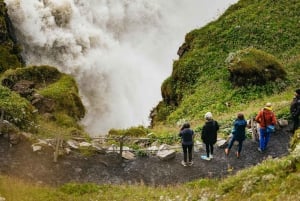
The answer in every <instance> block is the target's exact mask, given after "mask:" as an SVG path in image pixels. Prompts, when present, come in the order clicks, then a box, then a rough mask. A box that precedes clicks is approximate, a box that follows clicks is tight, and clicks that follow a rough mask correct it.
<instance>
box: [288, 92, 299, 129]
mask: <svg viewBox="0 0 300 201" xmlns="http://www.w3.org/2000/svg"><path fill="white" fill-rule="evenodd" d="M290 113H291V116H292V121H293V128H292V132H293V133H294V132H295V131H296V130H297V129H298V127H299V115H300V89H297V90H296V91H295V96H294V98H293V101H292V103H291V106H290Z"/></svg>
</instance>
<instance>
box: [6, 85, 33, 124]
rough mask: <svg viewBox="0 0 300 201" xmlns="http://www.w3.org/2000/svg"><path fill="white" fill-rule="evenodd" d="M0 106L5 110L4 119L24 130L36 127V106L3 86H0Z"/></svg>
mask: <svg viewBox="0 0 300 201" xmlns="http://www.w3.org/2000/svg"><path fill="white" fill-rule="evenodd" d="M0 108H1V110H3V112H4V119H5V120H7V121H9V122H11V123H13V124H14V125H16V126H17V127H19V128H21V129H24V130H30V129H32V128H33V127H34V124H35V121H36V114H35V113H34V107H33V106H32V105H31V104H30V102H28V101H27V100H26V99H24V98H22V97H20V96H19V95H18V94H16V93H14V92H12V91H10V90H9V89H7V88H5V87H3V86H0Z"/></svg>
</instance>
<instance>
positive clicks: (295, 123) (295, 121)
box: [292, 116, 299, 132]
mask: <svg viewBox="0 0 300 201" xmlns="http://www.w3.org/2000/svg"><path fill="white" fill-rule="evenodd" d="M292 119H293V123H294V124H293V132H295V131H296V130H297V129H298V128H299V116H295V117H292Z"/></svg>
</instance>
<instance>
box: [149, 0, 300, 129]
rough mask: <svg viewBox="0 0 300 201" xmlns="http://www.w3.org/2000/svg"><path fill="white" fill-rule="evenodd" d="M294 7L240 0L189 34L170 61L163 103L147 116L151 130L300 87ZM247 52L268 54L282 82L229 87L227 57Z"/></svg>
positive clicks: (299, 43) (299, 5)
mask: <svg viewBox="0 0 300 201" xmlns="http://www.w3.org/2000/svg"><path fill="white" fill-rule="evenodd" d="M299 8H300V3H299V2H298V1H271V0H264V1H249V0H241V1H239V2H238V3H237V4H235V5H233V6H231V7H230V8H229V9H228V10H227V11H226V12H225V13H224V14H223V15H222V16H221V17H220V18H219V19H217V20H216V21H214V22H211V23H209V24H207V25H206V26H205V27H203V28H201V29H196V30H193V31H191V32H190V33H188V34H187V35H186V37H185V45H184V46H185V48H186V51H184V53H183V54H182V55H181V56H180V58H179V59H178V60H176V61H174V64H173V71H172V75H171V76H170V77H169V78H167V79H166V81H165V82H164V83H163V85H162V96H163V101H162V102H161V103H159V104H158V106H157V107H156V108H154V109H153V111H152V114H151V117H152V123H153V125H155V124H160V123H167V124H174V123H175V122H177V121H178V120H180V119H182V118H188V119H191V120H195V121H198V120H199V119H203V115H204V114H205V112H207V111H212V112H213V114H216V115H219V114H224V113H228V112H233V111H232V110H231V109H230V108H228V107H227V106H226V103H230V104H231V105H238V104H241V105H244V107H247V105H248V104H249V103H250V102H252V101H253V100H256V99H262V98H265V97H272V96H273V95H274V94H280V93H288V94H289V96H290V97H292V94H293V89H294V88H296V87H299V81H298V76H297V74H298V73H299V58H298V57H299V52H300V39H299V37H298V32H297V29H296V27H298V26H299V23H298V22H299V20H300V17H299V15H298V11H299ZM249 47H252V48H255V49H256V50H258V51H263V52H265V53H266V54H269V55H272V56H273V57H274V58H275V59H276V60H277V61H278V62H279V63H280V64H282V66H283V68H284V70H285V72H286V73H287V75H286V79H285V80H284V81H280V82H279V81H277V82H276V80H275V81H268V82H266V83H265V84H261V83H260V84H258V85H254V84H253V85H247V86H244V87H234V85H233V84H232V83H231V82H230V72H229V71H228V65H227V64H226V62H225V61H226V58H228V56H229V55H230V54H231V53H236V52H238V51H241V50H245V49H247V48H249ZM289 99H290V98H289ZM287 100H288V99H287ZM275 104H276V103H275ZM257 109H258V108H257ZM235 112H236V111H235ZM246 116H248V114H246Z"/></svg>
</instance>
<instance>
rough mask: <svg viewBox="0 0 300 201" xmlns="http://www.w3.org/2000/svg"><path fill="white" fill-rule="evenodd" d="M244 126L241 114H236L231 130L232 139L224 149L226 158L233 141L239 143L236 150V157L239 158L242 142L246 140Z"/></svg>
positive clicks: (244, 121)
mask: <svg viewBox="0 0 300 201" xmlns="http://www.w3.org/2000/svg"><path fill="white" fill-rule="evenodd" d="M246 126H247V121H246V120H245V118H244V114H243V113H238V114H237V118H236V120H235V121H234V123H233V129H232V138H231V140H230V142H229V144H228V147H227V148H226V149H225V154H226V155H227V156H228V154H229V152H230V149H231V148H232V145H233V143H234V142H235V141H238V142H239V145H238V150H237V152H236V157H237V158H239V157H240V155H241V151H242V147H243V141H244V140H245V139H246Z"/></svg>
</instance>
